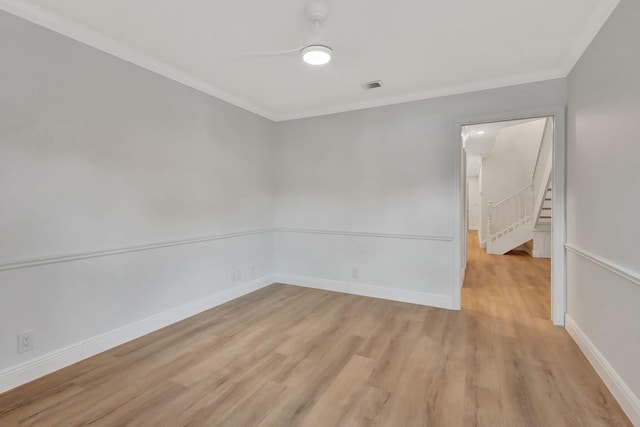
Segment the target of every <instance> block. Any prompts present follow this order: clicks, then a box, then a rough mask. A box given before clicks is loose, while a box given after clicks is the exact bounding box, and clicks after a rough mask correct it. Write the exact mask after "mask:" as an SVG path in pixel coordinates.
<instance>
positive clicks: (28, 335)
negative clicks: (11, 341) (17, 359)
mask: <svg viewBox="0 0 640 427" xmlns="http://www.w3.org/2000/svg"><path fill="white" fill-rule="evenodd" d="M35 333H36V331H34V330H30V331H24V332H20V333H19V334H18V353H24V352H26V351H31V350H33V346H34V339H35Z"/></svg>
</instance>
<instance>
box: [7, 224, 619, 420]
mask: <svg viewBox="0 0 640 427" xmlns="http://www.w3.org/2000/svg"><path fill="white" fill-rule="evenodd" d="M550 272H551V269H550V262H549V260H545V259H534V258H531V257H529V256H528V255H526V254H523V253H517V252H514V253H509V254H507V255H504V256H494V255H487V254H486V252H485V251H484V250H482V249H480V248H479V246H478V244H477V236H476V235H475V234H469V236H468V268H467V274H466V279H465V283H464V287H463V289H462V306H463V310H462V311H459V312H456V311H448V310H442V309H436V308H429V307H424V306H419V305H412V304H404V303H398V302H393V301H386V300H380V299H373V298H366V297H359V296H354V295H346V294H341V293H336V292H326V291H322V290H317V289H306V288H301V287H296V286H286V285H272V286H269V287H267V288H264V289H261V290H259V291H257V292H254V293H252V294H249V295H246V296H244V297H242V298H239V299H237V300H234V301H231V302H229V303H227V304H224V305H222V306H220V307H217V308H215V309H212V310H209V311H207V312H204V313H201V314H199V315H197V316H194V317H191V318H189V319H186V320H184V321H182V322H179V323H177V324H175V325H172V326H170V327H167V328H164V329H162V330H159V331H156V332H154V333H151V334H149V335H146V336H144V337H141V338H139V339H137V340H134V341H131V342H129V343H126V344H124V345H122V346H120V347H117V348H114V349H112V350H110V351H107V352H105V353H102V354H100V355H97V356H95V357H92V358H90V359H87V360H85V361H82V362H80V363H77V364H75V365H73V366H70V367H68V368H65V369H62V370H60V371H58V372H55V373H53V374H51V375H48V376H46V377H43V378H40V379H38V380H36V381H33V382H32V383H29V384H25V385H24V386H21V387H18V388H17V389H15V390H12V391H9V392H7V393H4V394H2V395H0V426H3V427H4V426H44V427H49V426H56V425H62V426H85V425H98V426H122V425H128V426H169V427H172V426H186V425H190V426H218V425H219V426H231V427H236V426H237V427H249V426H278V427H281V426H312V427H323V426H327V427H330V426H385V427H386V426H388V427H397V426H402V427H405V426H438V427H440V426H488V427H499V426H505V427H512V426H543V427H565V426H572V427H573V426H576V427H578V426H581V427H604V426H631V424H630V422H629V420H628V419H627V418H626V417H625V415H624V413H623V412H622V410H621V409H620V407H619V405H618V404H617V403H616V402H615V400H614V399H613V397H612V396H611V393H609V391H608V390H607V388H606V386H605V385H604V384H603V382H602V381H601V380H600V378H599V377H598V376H597V374H596V373H595V371H594V370H593V368H592V367H591V366H590V365H589V362H588V361H587V360H586V358H585V357H584V355H583V354H582V353H581V351H580V349H579V348H578V346H577V345H576V344H575V343H574V342H573V340H572V339H571V338H570V337H569V335H568V334H567V333H566V331H565V330H564V329H562V328H558V327H555V326H553V325H552V324H551V322H550V320H549V317H550V314H549V313H550V304H549V299H550V286H549V278H550ZM398 287H400V288H401V287H402V284H398Z"/></svg>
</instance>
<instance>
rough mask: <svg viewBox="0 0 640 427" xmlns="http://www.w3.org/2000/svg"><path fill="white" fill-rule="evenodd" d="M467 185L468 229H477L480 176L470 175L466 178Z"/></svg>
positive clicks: (478, 222) (478, 223)
mask: <svg viewBox="0 0 640 427" xmlns="http://www.w3.org/2000/svg"><path fill="white" fill-rule="evenodd" d="M467 182H468V183H469V185H468V189H469V190H468V193H467V200H468V208H467V209H468V212H469V213H468V218H469V219H468V222H469V224H468V225H469V230H478V229H479V227H480V202H481V199H480V178H479V177H477V176H470V177H468V178H467Z"/></svg>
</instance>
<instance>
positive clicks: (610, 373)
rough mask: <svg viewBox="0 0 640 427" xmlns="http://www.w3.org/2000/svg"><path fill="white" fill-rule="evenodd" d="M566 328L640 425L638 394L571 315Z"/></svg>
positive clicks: (617, 398)
mask: <svg viewBox="0 0 640 427" xmlns="http://www.w3.org/2000/svg"><path fill="white" fill-rule="evenodd" d="M565 328H566V329H567V332H568V333H569V335H571V337H572V338H573V340H574V341H575V342H576V344H578V347H580V349H581V350H582V352H583V353H584V355H585V356H586V357H587V359H588V360H589V362H590V363H591V365H592V366H593V367H594V369H595V370H596V372H597V373H598V375H600V378H602V381H604V383H605V384H606V385H607V387H608V388H609V390H610V391H611V394H613V397H615V399H616V400H617V401H618V403H619V404H620V406H621V407H622V409H623V410H624V412H625V413H626V414H627V416H628V417H629V419H630V420H631V423H633V425H636V426H640V399H638V396H636V395H635V394H633V392H632V391H631V389H630V388H629V386H627V384H626V383H625V382H624V380H623V379H622V378H621V377H620V375H618V373H617V372H616V370H615V369H614V368H613V366H611V364H610V363H609V362H608V361H607V359H606V358H605V357H604V355H603V354H602V353H600V350H598V348H597V347H596V346H595V344H594V343H593V342H592V341H591V340H590V339H589V337H588V336H587V335H586V334H585V333H584V331H583V330H582V329H580V327H579V326H578V324H577V323H576V322H575V321H574V320H573V319H572V318H571V317H570V316H569V315H567V316H566V317H565Z"/></svg>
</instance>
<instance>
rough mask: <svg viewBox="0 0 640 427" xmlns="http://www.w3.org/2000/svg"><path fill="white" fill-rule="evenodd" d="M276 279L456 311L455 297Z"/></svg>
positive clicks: (297, 278)
mask: <svg viewBox="0 0 640 427" xmlns="http://www.w3.org/2000/svg"><path fill="white" fill-rule="evenodd" d="M274 279H275V281H276V282H278V283H283V284H286V285H293V286H302V287H305V288H313V289H322V290H325V291H334V292H343V293H346V294H353V295H361V296H365V297H372V298H381V299H387V300H392V301H400V302H408V303H411V304H420V305H427V306H430V307H438V308H446V309H448V310H454V309H455V303H454V300H453V297H451V296H447V295H433V294H427V293H424V292H416V291H408V290H404V289H393V288H383V287H380V286H373V285H365V284H361V283H353V282H340V281H337V280H329V279H319V278H315V277H305V276H295V275H290V274H278V275H275V276H274Z"/></svg>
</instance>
